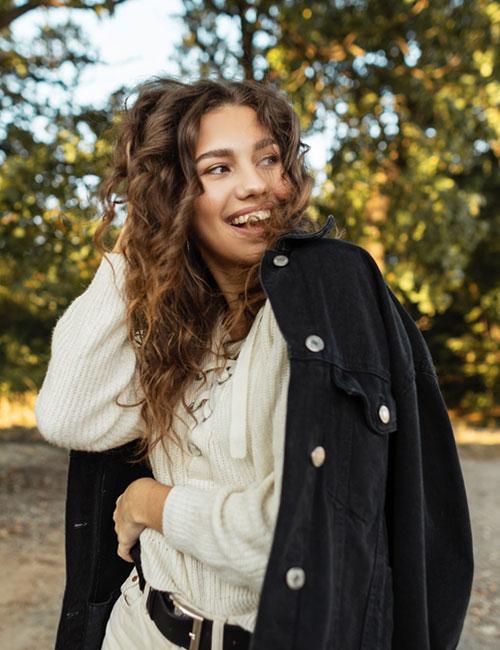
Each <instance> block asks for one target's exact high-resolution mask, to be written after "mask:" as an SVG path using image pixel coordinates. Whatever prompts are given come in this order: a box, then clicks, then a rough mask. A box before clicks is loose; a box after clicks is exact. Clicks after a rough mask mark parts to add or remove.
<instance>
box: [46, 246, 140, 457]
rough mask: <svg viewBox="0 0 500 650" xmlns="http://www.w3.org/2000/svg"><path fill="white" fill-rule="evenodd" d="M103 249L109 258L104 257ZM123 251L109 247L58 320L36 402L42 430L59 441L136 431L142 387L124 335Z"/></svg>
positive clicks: (75, 444) (112, 442)
mask: <svg viewBox="0 0 500 650" xmlns="http://www.w3.org/2000/svg"><path fill="white" fill-rule="evenodd" d="M106 256H108V257H109V259H106ZM124 274H125V259H124V257H123V256H122V255H121V254H120V253H107V254H106V255H105V256H104V257H103V258H102V260H101V263H100V265H99V267H98V269H97V271H96V274H95V276H94V278H93V279H92V282H91V283H90V284H89V286H88V287H87V289H86V290H85V291H84V292H83V293H82V294H81V295H80V296H78V297H77V298H76V299H75V300H74V301H73V302H72V303H71V304H70V305H69V307H68V308H67V309H66V311H65V312H64V314H63V315H62V316H61V318H60V319H59V320H58V322H57V324H56V326H55V328H54V330H53V332H52V341H51V357H50V360H49V365H48V369H47V373H46V375H45V378H44V381H43V384H42V387H41V389H40V391H39V393H38V396H37V399H36V402H35V416H36V420H37V425H38V429H39V431H40V433H41V435H42V436H43V437H44V438H46V439H47V440H48V441H49V442H51V443H53V444H55V445H58V446H60V447H66V448H70V449H76V450H83V451H104V450H106V449H112V448H114V447H119V446H121V445H123V444H125V443H127V442H130V441H131V440H133V439H134V438H137V437H138V436H140V434H141V431H142V430H143V426H144V423H143V419H142V417H141V407H140V406H133V407H126V408H124V407H122V406H119V405H118V404H116V403H115V400H116V399H117V398H118V400H119V402H120V403H122V404H134V403H136V402H137V401H138V400H139V399H140V397H141V395H140V390H139V386H138V382H137V377H136V373H135V368H136V358H135V352H134V350H133V348H132V345H131V343H130V342H129V340H128V336H127V325H126V302H125V300H124V297H123V293H122V289H123V282H124Z"/></svg>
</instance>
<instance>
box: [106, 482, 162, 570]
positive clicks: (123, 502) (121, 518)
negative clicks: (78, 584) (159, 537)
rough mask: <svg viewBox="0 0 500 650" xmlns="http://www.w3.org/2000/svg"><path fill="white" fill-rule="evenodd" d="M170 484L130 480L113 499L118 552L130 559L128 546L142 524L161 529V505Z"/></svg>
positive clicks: (137, 535)
mask: <svg viewBox="0 0 500 650" xmlns="http://www.w3.org/2000/svg"><path fill="white" fill-rule="evenodd" d="M171 489H172V486H171V485H163V484H162V483H159V482H158V481H155V480H154V479H152V478H139V479H137V480H136V481H133V482H132V483H131V484H130V485H129V486H128V487H127V489H126V490H125V492H123V494H120V496H119V497H118V499H117V500H116V508H115V511H114V512H113V521H114V522H115V531H116V534H117V536H118V555H119V556H120V557H121V558H122V559H123V560H125V561H126V562H133V560H132V558H131V556H130V549H131V548H132V546H134V544H135V543H136V541H137V540H138V539H139V535H140V534H141V533H142V531H143V530H144V529H145V528H153V529H154V530H157V531H158V532H159V533H161V532H162V520H163V506H164V504H165V499H166V498H167V496H168V493H169V492H170V490H171Z"/></svg>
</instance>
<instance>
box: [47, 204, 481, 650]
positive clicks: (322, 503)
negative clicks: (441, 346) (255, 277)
mask: <svg viewBox="0 0 500 650" xmlns="http://www.w3.org/2000/svg"><path fill="white" fill-rule="evenodd" d="M332 227H333V218H332V217H330V218H329V219H328V222H327V223H326V225H325V226H324V227H323V228H321V229H320V230H318V231H317V232H315V233H308V234H306V233H290V234H288V235H285V236H283V237H282V238H281V239H280V240H279V241H278V243H277V245H276V248H275V249H274V250H268V251H266V252H265V254H264V256H263V258H262V262H261V269H260V274H261V275H260V278H261V282H262V285H263V287H264V289H265V291H266V293H267V295H268V297H269V300H270V301H271V306H272V309H273V312H274V314H275V317H276V320H277V322H278V325H279V327H280V330H281V331H282V333H283V336H284V338H285V340H286V343H287V349H288V355H289V361H290V383H289V389H288V402H287V415H286V442H285V457H284V466H283V487H282V493H281V501H280V507H279V511H278V518H277V521H276V528H275V534H274V539H273V543H272V547H271V552H270V556H269V561H268V565H267V570H266V574H265V578H264V583H263V587H262V592H261V596H260V602H259V610H258V614H257V621H256V626H255V631H254V634H253V637H252V643H251V650H311V649H314V650H327V649H329V650H330V649H331V650H387V649H389V648H392V649H397V650H452V649H454V648H456V646H457V643H458V640H459V637H460V633H461V630H462V626H463V622H464V617H465V613H466V609H467V605H468V602H469V597H470V591H471V584H472V576H473V553H472V535H471V528H470V521H469V511H468V505H467V499H466V493H465V487H464V482H463V477H462V473H461V468H460V464H459V459H458V455H457V449H456V445H455V441H454V437H453V431H452V428H451V425H450V421H449V419H448V415H447V411H446V406H445V403H444V401H443V398H442V395H441V392H440V389H439V384H438V379H437V377H436V373H435V368H434V366H433V363H432V359H431V356H430V353H429V351H428V348H427V346H426V344H425V342H424V339H423V336H422V334H421V333H420V331H419V330H418V328H417V327H416V325H415V324H414V322H413V320H412V319H411V317H410V316H409V314H408V313H407V312H406V311H405V310H404V309H403V307H402V306H401V304H400V303H399V302H398V301H397V299H396V298H395V296H394V295H393V293H392V292H391V291H390V289H389V288H388V286H387V285H386V283H385V281H384V279H383V276H382V275H381V273H380V271H379V269H378V267H377V265H376V263H375V262H374V260H373V258H372V257H371V256H370V255H369V254H368V253H367V252H366V251H365V250H364V249H363V248H360V247H359V246H356V245H354V244H351V243H348V242H345V241H343V240H337V239H331V238H327V237H324V235H325V234H327V233H328V232H329V231H330V230H331V228H332ZM132 448H133V443H129V444H128V445H126V446H124V447H120V448H118V449H114V450H111V451H108V452H101V453H89V452H81V451H72V452H70V466H69V475H68V492H67V509H66V562H67V583H66V590H65V595H64V602H63V607H62V612H61V619H60V623H59V629H58V636H57V644H56V648H57V650H62V649H64V650H98V648H100V646H101V642H102V638H103V634H104V629H105V625H106V622H107V619H108V617H109V613H110V611H111V608H112V606H113V604H114V602H115V600H116V598H117V597H118V595H119V586H120V584H121V583H122V582H123V580H124V579H125V577H126V575H127V574H128V573H129V572H130V565H129V564H127V563H126V562H124V561H122V560H121V559H120V558H119V557H118V556H117V555H116V549H117V540H116V537H115V533H114V528H113V522H112V512H113V509H114V505H115V500H116V498H117V497H118V495H119V494H121V492H123V490H124V489H125V487H126V486H127V485H128V483H130V482H131V481H132V480H134V479H135V478H138V477H139V476H145V475H147V474H148V471H147V470H146V469H145V468H143V467H142V468H141V467H138V466H137V465H135V466H132V465H130V464H129V463H127V458H128V457H129V456H130V454H131V451H132ZM323 456H324V460H323V458H322V457H323ZM322 460H323V462H322Z"/></svg>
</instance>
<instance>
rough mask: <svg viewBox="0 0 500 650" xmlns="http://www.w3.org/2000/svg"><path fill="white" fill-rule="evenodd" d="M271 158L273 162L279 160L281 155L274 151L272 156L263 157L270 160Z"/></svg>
mask: <svg viewBox="0 0 500 650" xmlns="http://www.w3.org/2000/svg"><path fill="white" fill-rule="evenodd" d="M270 159H271V160H272V161H273V162H278V161H279V159H280V157H279V156H278V155H277V154H275V153H273V154H271V155H270V156H266V157H265V158H263V160H270Z"/></svg>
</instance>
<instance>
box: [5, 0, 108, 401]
mask: <svg viewBox="0 0 500 650" xmlns="http://www.w3.org/2000/svg"><path fill="white" fill-rule="evenodd" d="M117 4H119V2H66V3H64V6H66V7H71V8H75V9H77V8H78V9H87V10H88V11H94V12H96V13H103V12H104V13H109V12H112V11H113V9H114V7H115V6H116V5H117ZM60 6H63V3H61V2H56V1H53V2H26V3H25V4H22V5H18V4H17V3H15V2H2V3H1V4H0V25H2V29H1V31H0V47H1V55H0V71H1V75H0V164H1V166H2V175H1V178H0V322H1V323H2V330H1V332H0V368H1V371H0V393H5V394H6V393H9V392H11V391H25V390H28V389H35V388H36V387H37V386H39V385H40V383H41V380H42V379H43V375H44V373H45V369H46V364H47V361H48V356H49V343H50V334H51V330H52V328H53V326H54V324H55V321H56V319H57V317H58V315H60V313H61V311H62V310H63V309H64V308H65V307H66V306H67V304H68V303H69V301H70V300H71V299H72V298H74V297H75V295H77V294H78V293H81V291H82V290H83V287H84V285H85V283H86V282H87V281H88V279H89V278H90V277H91V275H92V273H93V270H95V267H96V264H97V259H96V255H95V252H94V250H93V247H92V246H91V235H92V229H93V227H94V225H93V224H92V223H90V220H91V217H93V216H95V210H96V207H97V206H96V201H95V199H94V198H93V192H94V189H95V186H96V182H97V180H98V177H99V175H100V174H101V173H102V172H103V170H104V167H105V164H106V162H107V156H108V155H109V143H108V140H107V135H106V134H107V130H108V128H109V125H110V114H111V111H110V110H101V111H99V110H94V109H86V108H85V107H83V108H75V106H74V102H73V93H74V89H75V87H76V84H77V82H78V77H79V74H80V73H81V71H82V69H83V68H84V67H85V66H88V65H92V64H93V63H95V62H96V61H97V55H96V54H95V53H94V52H92V48H91V47H90V44H89V43H88V42H87V41H86V39H85V36H84V34H83V33H82V31H81V29H80V28H79V27H78V25H77V24H76V23H75V22H74V21H72V20H71V19H70V20H67V21H65V22H64V23H60V24H58V25H56V26H52V25H50V24H49V23H46V24H45V25H43V26H42V27H40V29H39V33H38V34H37V36H36V38H35V39H34V40H33V42H32V43H29V44H27V43H21V42H15V41H14V39H13V36H12V31H11V25H12V22H13V21H14V20H15V19H16V18H18V17H19V16H20V15H24V14H25V13H26V12H27V11H32V10H34V9H35V8H38V7H55V8H57V7H60ZM118 100H119V93H118V94H117V96H116V97H113V98H111V105H113V103H116V102H117V101H118Z"/></svg>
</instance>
